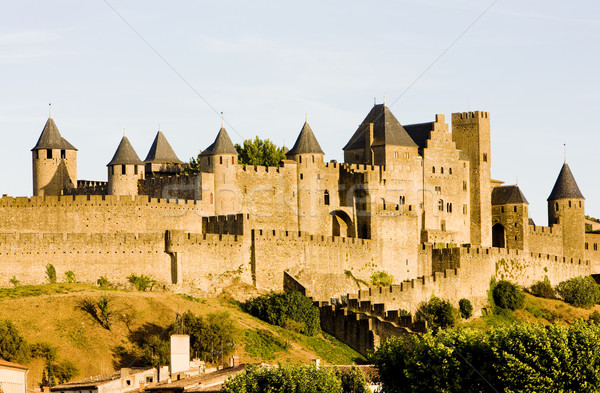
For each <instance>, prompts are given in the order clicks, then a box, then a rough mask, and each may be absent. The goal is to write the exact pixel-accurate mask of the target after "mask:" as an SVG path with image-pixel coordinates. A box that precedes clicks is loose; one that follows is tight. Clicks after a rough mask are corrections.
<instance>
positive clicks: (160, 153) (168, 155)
mask: <svg viewBox="0 0 600 393" xmlns="http://www.w3.org/2000/svg"><path fill="white" fill-rule="evenodd" d="M144 162H155V163H161V164H163V163H168V164H171V163H174V164H183V162H182V161H181V160H180V159H179V158H177V155H176V154H175V152H174V151H173V148H172V147H171V145H170V144H169V142H168V141H167V138H165V135H164V134H163V133H162V131H158V132H157V133H156V137H155V138H154V142H152V146H150V151H148V155H147V156H146V159H145V160H144Z"/></svg>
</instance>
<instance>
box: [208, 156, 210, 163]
mask: <svg viewBox="0 0 600 393" xmlns="http://www.w3.org/2000/svg"><path fill="white" fill-rule="evenodd" d="M208 165H210V157H208Z"/></svg>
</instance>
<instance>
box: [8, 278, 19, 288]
mask: <svg viewBox="0 0 600 393" xmlns="http://www.w3.org/2000/svg"><path fill="white" fill-rule="evenodd" d="M8 282H10V283H11V284H12V285H13V286H15V287H18V286H19V284H21V281H19V280H17V276H12V278H11V279H10V280H8Z"/></svg>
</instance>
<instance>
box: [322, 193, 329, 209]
mask: <svg viewBox="0 0 600 393" xmlns="http://www.w3.org/2000/svg"><path fill="white" fill-rule="evenodd" d="M323 202H324V203H325V205H328V206H329V191H327V190H325V193H324V195H323Z"/></svg>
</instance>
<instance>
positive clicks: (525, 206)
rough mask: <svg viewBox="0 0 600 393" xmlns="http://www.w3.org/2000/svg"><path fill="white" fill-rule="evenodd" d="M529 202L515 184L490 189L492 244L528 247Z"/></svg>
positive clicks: (506, 246) (500, 246)
mask: <svg viewBox="0 0 600 393" xmlns="http://www.w3.org/2000/svg"><path fill="white" fill-rule="evenodd" d="M528 228H529V202H527V199H526V198H525V195H523V193H522V192H521V189H520V188H519V186H517V185H514V186H512V185H510V186H499V187H494V189H493V190H492V246H493V247H499V248H510V249H517V250H528V248H529V231H528Z"/></svg>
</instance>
